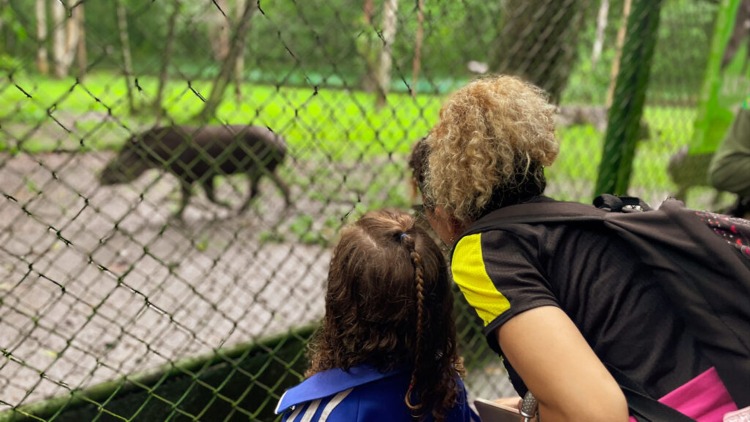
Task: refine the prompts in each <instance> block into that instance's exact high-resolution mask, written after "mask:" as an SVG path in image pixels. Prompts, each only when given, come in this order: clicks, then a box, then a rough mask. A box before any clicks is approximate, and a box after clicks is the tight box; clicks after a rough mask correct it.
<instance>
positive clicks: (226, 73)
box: [198, 1, 257, 121]
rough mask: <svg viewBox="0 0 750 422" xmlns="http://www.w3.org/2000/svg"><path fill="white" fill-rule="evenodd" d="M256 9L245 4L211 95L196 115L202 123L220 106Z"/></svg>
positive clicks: (253, 4) (248, 3) (254, 5)
mask: <svg viewBox="0 0 750 422" xmlns="http://www.w3.org/2000/svg"><path fill="white" fill-rule="evenodd" d="M256 8H257V5H256V3H254V2H251V1H247V2H246V3H245V7H244V9H243V11H242V15H241V16H240V18H239V20H238V22H237V26H236V29H235V31H234V36H233V37H232V44H231V46H230V48H229V53H228V54H227V58H226V60H224V63H223V64H222V66H221V70H220V71H219V74H218V75H217V76H216V79H214V83H213V87H212V88H211V94H210V95H209V97H208V99H207V100H206V105H205V106H204V107H203V110H201V112H200V114H198V118H199V119H200V120H202V121H207V120H208V119H210V118H211V117H213V116H214V115H215V114H216V109H217V108H219V104H221V101H222V99H223V97H224V92H225V91H226V89H227V85H229V82H230V81H231V80H232V77H233V76H234V72H235V71H236V69H237V61H238V59H239V58H240V57H241V54H242V51H243V50H244V48H245V39H246V38H247V34H248V32H249V31H250V20H251V18H252V16H253V13H254V12H255V9H256Z"/></svg>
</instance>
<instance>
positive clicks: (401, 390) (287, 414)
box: [276, 366, 479, 422]
mask: <svg viewBox="0 0 750 422" xmlns="http://www.w3.org/2000/svg"><path fill="white" fill-rule="evenodd" d="M409 381H410V373H409V371H406V370H397V371H393V372H388V373H385V374H384V373H380V372H378V371H377V370H376V369H375V368H372V367H370V366H356V367H354V368H351V369H350V370H349V372H346V371H343V370H341V369H330V370H328V371H324V372H320V373H317V374H315V375H313V376H311V377H310V378H308V379H306V380H305V381H303V382H302V383H300V384H298V385H297V386H295V387H292V388H290V389H288V390H287V391H286V392H285V393H284V395H283V396H281V400H279V404H278V405H277V406H276V413H277V414H279V413H283V419H282V420H283V421H290V422H300V421H302V420H306V421H310V422H365V421H377V422H382V421H389V422H398V421H404V422H407V421H408V422H413V421H414V418H412V416H411V414H410V413H409V409H408V408H407V407H406V404H405V403H404V396H405V395H406V389H407V387H408V386H409ZM459 386H460V388H461V390H462V394H461V395H460V397H459V403H458V404H457V405H456V406H455V407H454V408H453V409H452V410H451V412H450V413H449V415H448V417H447V419H446V422H459V421H460V422H471V421H479V417H478V416H477V415H476V413H474V411H473V410H472V409H471V408H470V407H469V403H468V398H467V394H466V389H465V387H464V384H463V383H462V382H461V381H460V380H459ZM306 417H307V418H308V419H305V418H306ZM310 418H311V419H310ZM425 420H427V421H431V420H432V417H428V418H426V419H425Z"/></svg>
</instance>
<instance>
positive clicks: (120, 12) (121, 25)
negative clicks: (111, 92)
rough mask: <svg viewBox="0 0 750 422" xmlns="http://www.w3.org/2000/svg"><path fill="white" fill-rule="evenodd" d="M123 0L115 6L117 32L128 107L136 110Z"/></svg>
mask: <svg viewBox="0 0 750 422" xmlns="http://www.w3.org/2000/svg"><path fill="white" fill-rule="evenodd" d="M122 2H123V0H117V2H116V4H115V7H116V9H117V32H118V34H119V38H120V52H121V53H122V69H123V71H124V72H125V91H126V93H127V98H128V109H129V110H130V112H131V113H132V112H134V111H135V101H134V99H133V82H132V81H131V78H132V77H133V59H132V58H131V55H130V37H129V36H128V16H127V13H126V12H125V6H124V5H123V3H122Z"/></svg>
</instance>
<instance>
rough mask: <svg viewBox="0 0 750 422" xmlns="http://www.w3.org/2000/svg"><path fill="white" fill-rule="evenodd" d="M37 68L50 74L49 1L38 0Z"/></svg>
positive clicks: (40, 71)
mask: <svg viewBox="0 0 750 422" xmlns="http://www.w3.org/2000/svg"><path fill="white" fill-rule="evenodd" d="M36 40H37V44H38V47H37V50H36V68H37V70H38V71H39V73H41V74H42V75H48V74H49V59H48V55H47V1H46V0H36Z"/></svg>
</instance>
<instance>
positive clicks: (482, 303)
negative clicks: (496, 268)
mask: <svg viewBox="0 0 750 422" xmlns="http://www.w3.org/2000/svg"><path fill="white" fill-rule="evenodd" d="M481 236H482V235H481V233H477V234H472V235H469V236H466V237H464V238H462V239H461V240H460V241H459V242H458V244H457V245H456V246H455V248H454V249H453V258H452V260H451V272H452V273H453V281H455V282H456V284H458V287H459V288H460V289H461V292H462V293H463V294H464V297H465V298H466V301H467V302H469V305H471V306H472V307H473V308H474V309H475V310H476V311H477V314H479V317H480V318H482V321H484V325H485V326H487V324H489V323H490V322H492V321H493V320H494V319H495V318H497V317H498V316H499V315H500V314H502V313H503V312H505V311H507V310H508V309H510V302H509V301H508V299H507V298H506V297H505V296H503V294H502V293H500V292H499V291H498V290H497V288H496V287H495V285H494V284H493V283H492V280H491V279H490V276H489V274H487V270H486V269H485V267H484V257H483V256H482V237H481Z"/></svg>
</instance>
